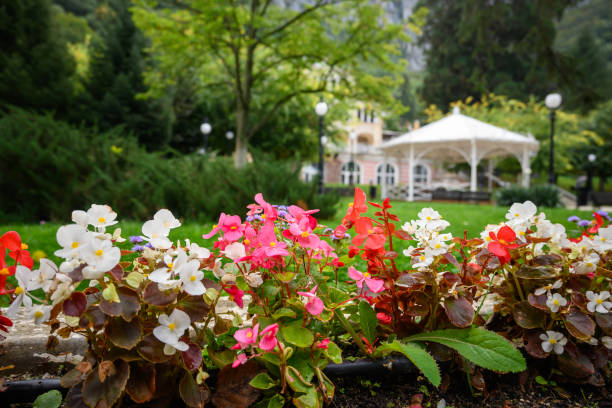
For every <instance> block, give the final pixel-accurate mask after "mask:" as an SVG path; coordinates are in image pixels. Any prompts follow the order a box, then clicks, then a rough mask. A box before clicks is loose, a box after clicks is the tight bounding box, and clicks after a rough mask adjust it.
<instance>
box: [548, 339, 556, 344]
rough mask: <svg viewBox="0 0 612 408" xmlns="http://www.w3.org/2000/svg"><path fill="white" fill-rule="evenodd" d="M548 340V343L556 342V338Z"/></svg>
mask: <svg viewBox="0 0 612 408" xmlns="http://www.w3.org/2000/svg"><path fill="white" fill-rule="evenodd" d="M548 342H549V343H550V344H557V340H556V339H549V340H548Z"/></svg>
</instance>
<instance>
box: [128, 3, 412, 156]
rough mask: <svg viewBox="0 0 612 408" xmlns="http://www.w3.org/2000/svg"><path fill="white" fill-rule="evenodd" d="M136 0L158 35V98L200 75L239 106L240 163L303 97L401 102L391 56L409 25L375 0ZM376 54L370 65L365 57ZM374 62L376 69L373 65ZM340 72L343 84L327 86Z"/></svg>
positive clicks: (215, 93)
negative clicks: (180, 80)
mask: <svg viewBox="0 0 612 408" xmlns="http://www.w3.org/2000/svg"><path fill="white" fill-rule="evenodd" d="M157 4H158V2H156V1H153V0H136V1H135V5H134V7H133V9H132V11H133V14H134V20H135V22H136V25H137V26H138V27H140V28H141V29H142V30H143V31H144V32H145V33H146V34H147V35H148V36H149V38H150V39H151V40H152V43H153V47H152V48H153V50H154V52H155V56H156V57H157V58H156V59H157V65H156V66H155V67H154V69H152V70H151V72H150V73H149V75H148V77H147V83H148V84H149V85H150V86H151V92H149V95H156V94H157V95H159V94H161V93H163V92H166V91H167V88H168V86H171V85H173V81H174V80H175V79H176V78H177V77H179V76H180V75H185V73H188V74H189V75H192V76H193V77H195V78H197V80H198V89H199V90H200V91H203V90H207V91H208V94H207V97H224V98H228V99H230V100H232V101H233V103H234V104H235V123H236V125H235V133H236V145H235V146H236V147H235V156H234V157H235V162H236V165H237V166H239V167H240V166H243V165H244V164H245V163H246V157H247V148H248V144H249V141H250V140H252V139H253V138H254V137H255V135H256V134H258V132H260V131H261V130H262V129H263V127H264V126H265V125H266V123H268V122H269V121H270V120H271V118H272V117H274V115H276V114H278V112H279V109H281V108H282V107H283V106H285V105H286V104H288V103H289V102H290V101H292V100H294V99H295V98H297V97H299V96H300V95H309V94H311V95H312V94H317V93H320V94H322V93H323V92H327V95H328V96H330V95H332V96H334V97H335V98H338V99H345V98H349V97H352V98H355V99H363V100H368V101H373V102H379V103H383V104H385V105H386V106H387V107H388V108H389V109H390V110H391V109H394V108H395V107H396V106H397V102H394V100H393V98H392V88H393V86H394V85H395V83H396V82H397V78H396V77H394V76H389V75H387V76H375V75H373V74H370V73H369V72H371V70H372V66H378V67H381V68H383V69H384V71H385V72H390V73H396V72H397V69H396V68H395V66H394V64H393V62H392V60H391V58H390V55H391V54H392V53H394V52H396V48H397V47H396V45H395V43H394V42H393V40H394V39H396V38H398V37H400V36H403V33H402V30H401V27H399V26H397V25H393V24H385V22H384V21H383V20H384V19H383V15H384V13H383V10H382V8H381V7H380V6H379V5H377V4H371V2H369V1H366V0H345V1H337V0H313V1H310V2H308V1H300V2H291V3H290V5H289V6H287V5H283V4H279V3H278V2H276V1H272V0H240V1H238V0H234V1H227V2H226V1H223V2H220V1H216V0H200V1H188V0H184V1H181V0H175V1H172V2H170V1H167V2H159V5H157ZM365 61H367V67H366V64H365V63H364V62H365ZM367 69H369V70H370V71H368V70H367ZM332 79H334V80H335V81H336V82H337V85H336V86H335V87H334V88H333V89H330V88H328V87H327V84H328V83H329V81H330V80H332Z"/></svg>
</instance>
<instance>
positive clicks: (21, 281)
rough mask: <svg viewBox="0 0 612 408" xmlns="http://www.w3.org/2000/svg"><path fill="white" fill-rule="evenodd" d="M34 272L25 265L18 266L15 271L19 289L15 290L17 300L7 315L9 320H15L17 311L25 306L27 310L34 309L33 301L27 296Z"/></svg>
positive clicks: (7, 311)
mask: <svg viewBox="0 0 612 408" xmlns="http://www.w3.org/2000/svg"><path fill="white" fill-rule="evenodd" d="M31 274H32V271H31V270H30V269H29V268H26V267H25V266H23V265H17V268H16V269H15V278H16V279H17V288H15V295H17V296H16V297H15V299H13V302H12V303H11V304H10V305H9V307H8V309H7V310H6V313H5V315H6V316H7V317H8V318H13V317H14V316H15V315H16V314H17V310H19V308H20V307H21V306H22V305H23V306H25V307H26V308H28V309H29V308H30V307H32V299H30V297H29V296H27V293H26V288H27V287H28V283H29V281H30V277H31Z"/></svg>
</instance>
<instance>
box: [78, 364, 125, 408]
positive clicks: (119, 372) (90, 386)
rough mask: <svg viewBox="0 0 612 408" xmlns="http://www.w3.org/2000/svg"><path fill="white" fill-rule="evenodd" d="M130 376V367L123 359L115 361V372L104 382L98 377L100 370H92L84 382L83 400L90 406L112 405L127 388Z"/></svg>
mask: <svg viewBox="0 0 612 408" xmlns="http://www.w3.org/2000/svg"><path fill="white" fill-rule="evenodd" d="M129 376H130V367H129V365H128V363H126V362H125V361H123V360H117V361H115V372H114V374H112V375H108V376H107V377H106V378H105V381H104V382H101V381H100V378H99V377H98V370H92V371H91V372H90V373H89V374H88V375H87V378H86V379H85V381H84V382H83V401H84V402H85V404H87V405H88V406H90V407H111V406H113V404H114V403H115V402H116V401H117V399H118V398H119V396H120V395H121V393H122V392H123V390H124V388H125V384H126V383H127V379H128V378H129Z"/></svg>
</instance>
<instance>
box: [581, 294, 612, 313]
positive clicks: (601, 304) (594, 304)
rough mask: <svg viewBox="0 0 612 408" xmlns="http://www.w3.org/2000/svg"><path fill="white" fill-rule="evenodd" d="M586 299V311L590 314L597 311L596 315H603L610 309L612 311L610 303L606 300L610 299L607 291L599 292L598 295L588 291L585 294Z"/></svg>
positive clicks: (611, 303)
mask: <svg viewBox="0 0 612 408" xmlns="http://www.w3.org/2000/svg"><path fill="white" fill-rule="evenodd" d="M586 297H587V299H589V303H587V309H588V310H589V312H591V313H595V312H596V311H597V313H604V314H605V313H608V311H609V310H610V309H612V302H609V301H607V300H606V299H608V298H609V297H610V292H608V291H607V290H604V291H603V292H599V294H598V295H596V294H595V293H594V292H592V291H590V290H589V291H588V292H587V293H586Z"/></svg>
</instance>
